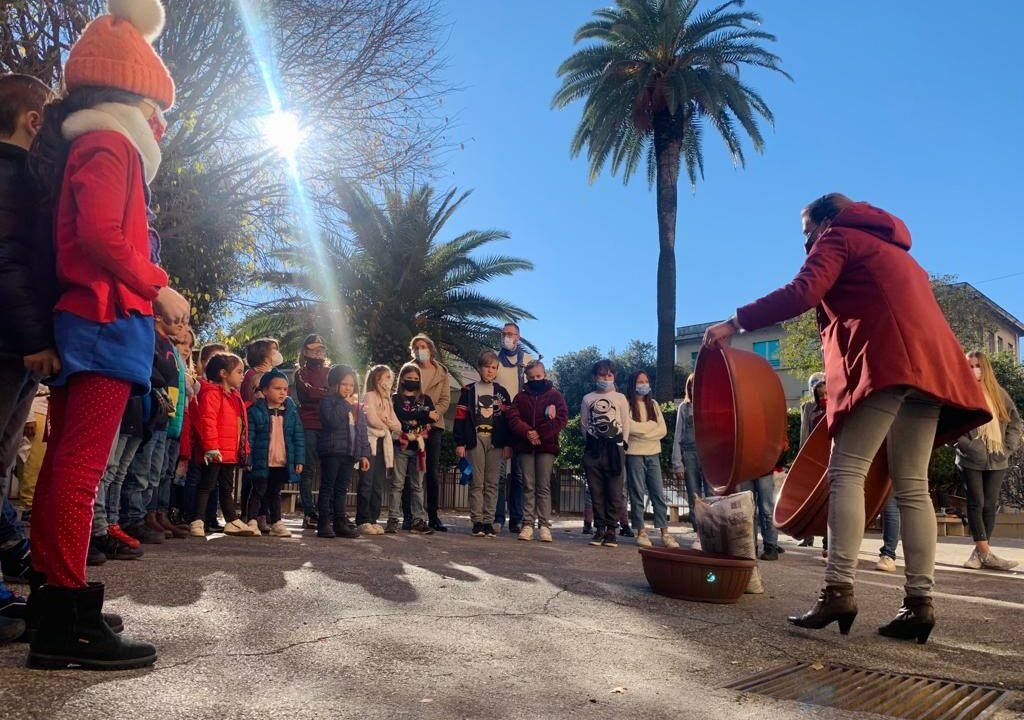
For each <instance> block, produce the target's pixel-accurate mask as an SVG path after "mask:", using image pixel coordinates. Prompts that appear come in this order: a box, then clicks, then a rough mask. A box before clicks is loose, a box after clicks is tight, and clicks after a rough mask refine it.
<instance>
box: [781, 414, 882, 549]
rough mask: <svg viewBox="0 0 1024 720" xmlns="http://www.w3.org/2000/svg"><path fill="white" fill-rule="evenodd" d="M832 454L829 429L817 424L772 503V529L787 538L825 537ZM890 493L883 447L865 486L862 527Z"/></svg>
mask: <svg viewBox="0 0 1024 720" xmlns="http://www.w3.org/2000/svg"><path fill="white" fill-rule="evenodd" d="M831 451H832V447H831V442H830V440H829V437H828V428H827V427H826V425H825V423H824V422H820V423H818V426H817V427H816V428H814V431H813V432H811V434H810V436H809V437H808V438H807V442H806V443H804V446H803V447H802V448H800V454H799V455H797V456H796V460H794V461H793V465H792V467H790V468H789V474H788V475H787V476H786V480H785V482H783V483H782V488H781V489H780V490H779V498H778V500H776V501H775V527H777V528H778V529H779V530H781V531H782V532H784V533H786V534H787V535H791V536H793V537H795V538H798V539H803V538H806V537H812V536H814V535H820V536H824V535H826V534H827V533H828V495H829V483H828V459H829V455H830V454H831ZM891 491H892V481H891V480H890V479H889V462H888V459H887V454H886V446H885V444H884V443H883V444H882V447H881V449H880V450H879V451H878V454H877V455H876V456H875V459H874V461H873V462H872V463H871V468H870V469H869V470H868V476H867V478H866V479H865V482H864V517H865V523H870V522H871V521H872V520H873V519H874V518H875V517H876V516H877V515H878V513H880V512H881V511H882V507H883V506H884V505H885V501H886V500H888V499H889V493H890V492H891Z"/></svg>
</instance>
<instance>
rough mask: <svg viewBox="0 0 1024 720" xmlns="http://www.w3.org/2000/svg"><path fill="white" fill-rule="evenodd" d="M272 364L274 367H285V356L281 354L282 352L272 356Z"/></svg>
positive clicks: (275, 352)
mask: <svg viewBox="0 0 1024 720" xmlns="http://www.w3.org/2000/svg"><path fill="white" fill-rule="evenodd" d="M270 364H271V365H273V366H274V367H277V366H278V365H284V355H282V354H281V351H280V350H275V351H274V352H272V353H271V354H270Z"/></svg>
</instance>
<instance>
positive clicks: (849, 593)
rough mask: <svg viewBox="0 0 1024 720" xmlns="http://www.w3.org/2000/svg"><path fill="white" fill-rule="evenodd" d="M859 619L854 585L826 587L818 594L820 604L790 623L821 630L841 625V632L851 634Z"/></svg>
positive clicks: (817, 603)
mask: <svg viewBox="0 0 1024 720" xmlns="http://www.w3.org/2000/svg"><path fill="white" fill-rule="evenodd" d="M856 617H857V600H856V599H855V598H854V597H853V585H826V586H825V587H824V588H823V589H822V590H821V592H819V593H818V602H816V603H815V604H814V607H813V608H811V610H810V612H807V613H804V614H803V615H800V616H792V617H790V618H789V622H790V623H792V624H793V625H796V626H797V627H802V628H809V629H811V630H820V629H822V628H823V627H826V626H828V625H830V624H831V623H833V622H837V623H839V632H840V633H841V634H843V635H849V634H850V627H852V626H853V620H854V618H856Z"/></svg>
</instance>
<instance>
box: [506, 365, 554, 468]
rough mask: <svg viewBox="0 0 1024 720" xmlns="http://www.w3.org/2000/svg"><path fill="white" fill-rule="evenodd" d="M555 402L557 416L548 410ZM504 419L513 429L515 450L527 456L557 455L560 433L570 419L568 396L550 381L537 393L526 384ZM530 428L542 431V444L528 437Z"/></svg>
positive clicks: (540, 432)
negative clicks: (566, 398) (553, 415)
mask: <svg viewBox="0 0 1024 720" xmlns="http://www.w3.org/2000/svg"><path fill="white" fill-rule="evenodd" d="M552 405H553V406H554V408H555V417H553V418H549V417H548V416H547V414H546V413H545V411H546V410H547V408H548V407H550V406H552ZM505 420H506V422H508V427H509V429H510V430H511V431H512V449H513V450H515V452H517V453H522V454H527V455H533V454H534V453H552V454H554V455H557V454H558V435H559V433H561V432H562V430H564V429H565V425H566V423H567V422H568V421H569V409H568V407H566V404H565V397H563V395H562V393H561V392H559V391H558V390H556V389H555V387H554V386H553V385H552V384H551V383H550V382H549V383H548V385H547V388H545V389H544V390H543V391H542V392H540V393H538V394H534V393H533V392H532V391H531V390H530V389H529V387H527V386H525V385H524V386H523V389H522V391H521V392H520V393H519V394H518V395H516V396H515V397H514V398H513V399H512V404H511V405H509V406H508V409H507V410H506V411H505ZM531 430H536V431H537V432H538V434H540V445H533V444H532V443H531V442H530V441H529V440H527V439H526V434H527V433H528V432H530V431H531Z"/></svg>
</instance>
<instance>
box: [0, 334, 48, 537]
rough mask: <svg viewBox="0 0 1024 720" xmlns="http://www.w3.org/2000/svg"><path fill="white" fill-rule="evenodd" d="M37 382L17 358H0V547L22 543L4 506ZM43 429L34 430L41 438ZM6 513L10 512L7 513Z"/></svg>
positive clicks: (12, 516)
mask: <svg viewBox="0 0 1024 720" xmlns="http://www.w3.org/2000/svg"><path fill="white" fill-rule="evenodd" d="M38 387H39V382H38V381H37V380H36V379H35V378H34V377H33V376H32V374H31V373H29V372H28V371H27V370H26V369H25V362H24V360H23V358H22V357H21V356H15V355H8V354H0V498H2V500H3V507H4V509H3V513H2V515H0V544H4V543H15V542H20V541H21V540H24V539H25V532H24V530H23V529H22V527H21V523H19V522H18V520H17V514H16V513H14V512H13V511H14V508H13V507H10V503H9V502H8V499H9V495H10V491H11V475H12V473H13V472H14V466H15V465H16V464H17V460H18V448H19V447H21V441H22V438H23V437H24V436H25V422H26V420H28V416H29V413H30V412H31V411H32V401H33V400H34V399H35V397H36V389H37V388H38ZM43 430H44V428H42V427H39V428H37V430H36V432H38V433H40V434H42V433H43ZM8 509H10V511H11V512H8Z"/></svg>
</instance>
